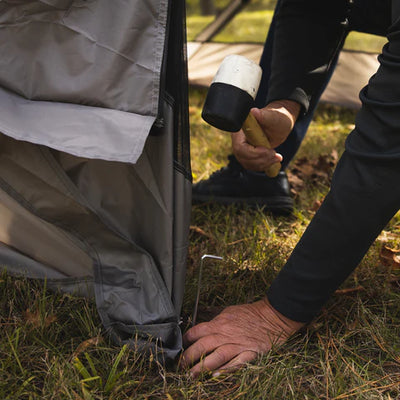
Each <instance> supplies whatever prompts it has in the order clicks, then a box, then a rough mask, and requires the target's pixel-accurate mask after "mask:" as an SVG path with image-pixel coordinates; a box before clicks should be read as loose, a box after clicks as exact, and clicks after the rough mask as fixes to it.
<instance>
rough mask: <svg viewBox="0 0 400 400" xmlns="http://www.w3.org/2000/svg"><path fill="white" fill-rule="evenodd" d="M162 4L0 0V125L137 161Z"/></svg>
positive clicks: (154, 94)
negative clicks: (0, 0)
mask: <svg viewBox="0 0 400 400" xmlns="http://www.w3.org/2000/svg"><path fill="white" fill-rule="evenodd" d="M167 10H168V1H166V0H147V1H142V0H132V1H124V0H113V1H109V0H69V1H68V0H46V1H43V0H42V1H41V0H36V1H35V0H33V1H32V0H30V1H28V0H7V1H2V2H0V54H1V57H0V71H1V72H0V104H1V107H0V130H1V131H2V132H3V133H5V134H7V135H9V136H11V137H14V138H16V139H20V140H29V141H30V142H32V143H38V144H43V145H46V146H49V147H52V148H55V149H58V150H60V151H65V152H68V153H70V154H75V155H78V156H82V157H88V158H102V159H106V160H116V161H125V162H136V160H137V158H138V157H139V155H140V154H141V152H142V149H143V146H144V143H145V140H146V137H147V136H148V134H149V131H150V129H151V127H152V125H153V123H154V121H155V119H156V117H157V112H158V106H159V89H160V88H159V85H160V73H161V64H162V58H163V49H164V44H165V31H166V25H167ZM88 126H90V127H91V129H88ZM27 132H29V133H27ZM54 132H57V134H56V135H55V134H54ZM28 135H29V136H28Z"/></svg>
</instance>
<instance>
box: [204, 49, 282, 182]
mask: <svg viewBox="0 0 400 400" xmlns="http://www.w3.org/2000/svg"><path fill="white" fill-rule="evenodd" d="M261 75H262V70H261V68H260V66H259V65H258V64H256V63H255V62H253V61H251V60H249V59H248V58H246V57H243V56H239V55H230V56H227V57H225V59H224V60H223V62H222V63H221V65H220V67H219V69H218V71H217V74H216V75H215V77H214V80H213V81H212V83H211V86H210V88H209V90H208V93H207V98H206V101H205V103H204V107H203V112H202V117H203V119H204V120H205V121H206V122H208V123H209V124H210V125H212V126H214V127H216V128H218V129H221V130H223V131H228V132H237V131H239V130H240V129H243V132H244V134H245V135H246V138H247V140H248V142H249V143H250V144H252V145H253V146H263V147H267V148H269V149H271V145H270V143H269V141H268V138H267V137H266V136H265V134H264V132H263V130H262V129H261V127H260V125H259V124H258V122H257V120H256V119H255V118H254V116H253V115H252V114H251V113H250V109H251V108H252V107H253V106H254V99H255V96H256V94H257V91H258V87H259V86H260V81H261ZM280 169H281V164H280V163H279V162H277V163H275V164H273V165H271V166H270V167H268V168H267V169H266V170H265V173H266V174H267V175H268V176H269V177H275V176H276V175H278V173H279V171H280Z"/></svg>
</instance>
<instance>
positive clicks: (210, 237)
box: [189, 225, 215, 240]
mask: <svg viewBox="0 0 400 400" xmlns="http://www.w3.org/2000/svg"><path fill="white" fill-rule="evenodd" d="M189 229H190V230H191V231H193V232H196V233H198V234H200V235H202V236H205V237H207V238H209V239H211V240H215V239H214V237H213V236H212V235H210V234H209V233H207V232H206V231H205V230H203V229H201V228H200V227H198V226H194V225H190V228H189Z"/></svg>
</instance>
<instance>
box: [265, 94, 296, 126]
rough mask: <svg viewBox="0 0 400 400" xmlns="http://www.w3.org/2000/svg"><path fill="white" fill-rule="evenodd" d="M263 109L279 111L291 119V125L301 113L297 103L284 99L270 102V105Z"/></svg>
mask: <svg viewBox="0 0 400 400" xmlns="http://www.w3.org/2000/svg"><path fill="white" fill-rule="evenodd" d="M265 108H266V109H268V110H275V111H279V112H281V113H283V114H285V115H287V116H288V117H289V118H290V119H291V121H292V124H293V125H294V123H295V122H296V120H297V118H298V117H299V114H300V111H301V105H300V104H299V103H297V102H296V101H294V100H286V99H282V100H274V101H271V103H268V104H267V106H266V107H265Z"/></svg>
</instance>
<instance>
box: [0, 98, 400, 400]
mask: <svg viewBox="0 0 400 400" xmlns="http://www.w3.org/2000/svg"><path fill="white" fill-rule="evenodd" d="M203 100H204V91H201V90H191V96H190V104H191V106H190V119H191V127H192V166H193V174H194V180H195V181H198V180H199V179H203V178H206V177H207V176H208V175H209V174H211V173H212V172H213V171H214V170H215V169H217V168H219V167H221V166H223V165H224V164H225V157H226V155H227V154H228V153H229V138H228V137H227V136H226V134H223V133H222V132H218V131H215V130H214V129H213V128H210V127H209V126H208V125H206V124H205V123H204V122H202V120H201V118H200V110H201V106H202V103H203ZM353 120H354V112H353V111H348V110H343V109H340V108H337V107H331V106H326V105H324V106H320V107H319V109H318V110H317V113H316V116H315V119H314V122H313V123H312V126H311V128H310V131H309V133H308V135H307V138H306V139H305V142H304V145H303V146H302V148H301V151H300V153H299V154H298V156H297V157H296V160H294V163H293V166H292V168H291V172H293V171H294V169H295V168H296V167H298V168H300V167H301V163H300V160H302V161H301V162H302V163H303V164H304V163H309V166H310V165H311V166H312V165H314V164H313V162H314V161H316V160H317V159H318V157H319V155H320V154H323V155H324V154H325V155H330V154H331V153H332V151H335V152H337V153H339V154H340V153H341V152H342V150H343V144H344V139H345V137H346V135H347V133H348V132H349V130H350V129H351V128H352V123H353ZM328 184H329V182H327V181H324V180H322V181H318V180H315V179H312V174H310V175H309V176H308V178H307V177H305V178H304V182H303V187H302V189H301V190H299V191H298V192H297V194H296V209H295V212H294V215H293V216H291V217H286V218H285V217H273V216H271V215H268V214H265V213H263V212H262V211H261V210H253V211H252V210H248V209H243V210H238V209H236V208H234V207H228V208H225V207H221V206H217V205H203V206H193V208H192V229H191V232H190V252H189V257H188V273H187V281H186V295H185V301H184V306H183V312H182V315H183V316H184V317H185V318H187V317H189V316H190V314H191V312H192V309H193V304H194V298H195V293H196V284H197V274H198V268H199V264H200V259H201V257H202V255H204V254H214V255H218V256H222V257H223V261H215V260H209V261H207V262H205V263H204V271H203V282H202V286H201V296H200V306H199V316H198V320H199V321H201V320H207V319H209V318H211V317H212V316H213V315H215V314H216V313H217V312H218V311H219V310H221V309H222V307H224V306H227V305H229V304H238V303H243V302H250V301H254V300H256V299H259V298H260V297H262V296H263V294H264V292H265V289H266V287H267V286H268V285H269V284H270V282H271V281H272V280H273V278H274V277H275V276H276V274H277V273H278V271H279V270H280V268H281V267H282V266H283V265H284V263H285V260H286V258H287V257H288V255H289V254H290V252H291V250H292V249H293V247H294V246H295V244H296V242H297V241H298V239H299V237H300V236H301V234H302V232H303V231H304V229H305V227H306V226H307V224H308V223H309V221H310V219H311V218H312V216H313V214H314V212H315V204H316V203H317V202H318V201H320V200H321V199H322V198H323V197H324V195H325V194H326V192H327V190H328ZM367 217H368V216H366V218H367ZM399 238H400V217H399V216H396V217H395V218H393V220H392V221H391V222H390V224H389V225H388V226H387V227H386V228H385V235H384V236H381V238H380V239H379V240H377V241H376V242H375V244H374V245H373V246H372V248H371V249H370V251H369V252H368V254H367V256H366V257H365V258H364V260H363V261H362V263H361V265H360V266H359V267H358V268H357V270H356V271H355V273H354V274H352V276H351V277H350V278H349V279H348V280H347V281H346V282H345V283H344V284H343V286H342V288H341V292H338V293H336V294H335V295H334V296H333V297H332V299H331V300H330V301H329V302H328V304H327V305H326V306H325V307H324V309H323V311H322V312H321V314H320V315H319V316H318V318H316V319H315V320H314V321H313V322H312V323H311V324H310V325H309V326H308V327H307V329H306V330H304V331H303V332H301V333H299V334H297V335H296V336H294V337H293V338H292V339H291V340H290V341H289V343H287V344H286V345H284V346H283V347H282V348H280V349H275V350H274V351H272V352H271V353H270V354H268V355H266V356H265V357H262V358H260V359H259V360H258V361H257V362H255V363H253V364H251V365H249V366H248V367H246V368H244V369H242V370H241V371H238V372H236V373H234V374H232V375H229V376H222V377H219V378H210V377H209V376H204V377H202V378H201V379H199V380H197V381H192V380H190V379H189V378H188V377H187V376H186V375H185V374H184V373H182V372H179V371H177V370H175V369H174V368H172V369H165V368H164V367H163V366H162V365H159V364H158V363H157V362H156V361H155V360H154V359H151V358H150V359H149V358H145V357H143V356H141V355H140V354H138V353H136V352H135V351H134V349H129V348H126V347H122V348H121V347H119V346H115V345H114V344H112V343H110V342H109V341H108V339H107V337H106V336H105V335H104V332H103V331H102V329H101V323H100V321H99V318H98V316H97V312H96V308H95V305H94V304H93V303H92V302H90V301H88V300H85V299H81V298H76V297H72V296H70V295H67V294H54V293H52V292H49V291H47V290H46V289H45V288H43V286H42V285H40V284H38V283H37V282H32V281H29V280H26V279H21V278H12V277H10V276H9V275H7V274H5V273H4V274H3V275H2V276H0V332H1V334H0V398H1V399H56V400H58V399H73V400H78V399H82V400H93V399H96V400H97V399H118V400H121V399H160V400H161V399H168V400H171V399H174V400H175V399H215V400H217V399H232V400H233V399H251V400H253V399H260V400H261V399H279V400H281V399H296V400H298V399H338V400H339V399H367V400H371V399H385V400H388V399H398V398H400V358H399V350H400V290H399V289H400V286H399V279H400V272H399V270H398V269H396V268H397V265H396V264H394V263H389V264H388V263H387V260H386V259H384V258H382V247H383V246H387V247H389V248H394V249H397V248H399V245H400V244H399Z"/></svg>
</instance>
